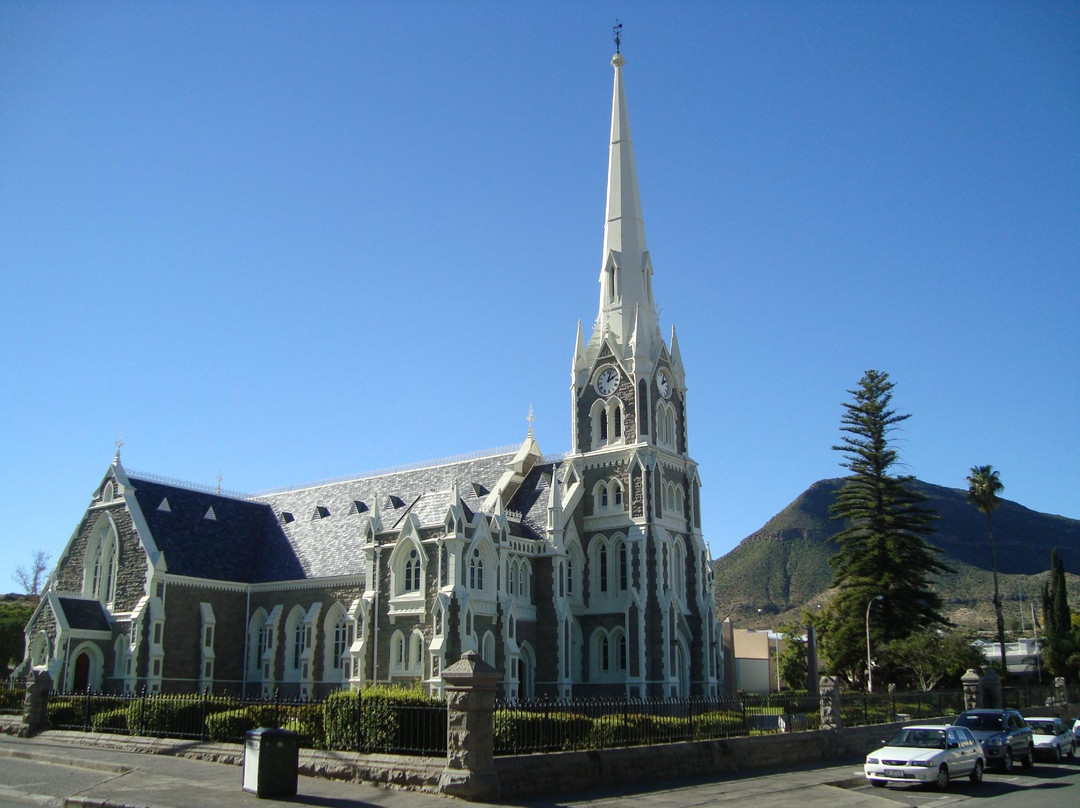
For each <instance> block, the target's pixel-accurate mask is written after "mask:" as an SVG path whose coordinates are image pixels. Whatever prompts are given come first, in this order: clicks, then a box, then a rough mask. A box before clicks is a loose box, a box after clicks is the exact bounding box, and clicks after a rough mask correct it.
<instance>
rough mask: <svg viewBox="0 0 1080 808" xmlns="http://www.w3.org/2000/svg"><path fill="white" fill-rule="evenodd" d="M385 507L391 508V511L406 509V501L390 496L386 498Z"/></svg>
mask: <svg viewBox="0 0 1080 808" xmlns="http://www.w3.org/2000/svg"><path fill="white" fill-rule="evenodd" d="M383 507H385V508H389V509H390V510H394V509H395V508H404V507H405V500H403V499H402V498H401V497H399V496H395V495H394V494H390V495H389V496H387V497H386V500H385V501H384V504H383Z"/></svg>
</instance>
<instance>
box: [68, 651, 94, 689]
mask: <svg viewBox="0 0 1080 808" xmlns="http://www.w3.org/2000/svg"><path fill="white" fill-rule="evenodd" d="M89 685H90V655H89V654H88V653H86V651H83V652H82V653H81V654H79V655H78V656H77V657H75V678H74V680H73V681H72V683H71V689H72V690H74V691H75V692H76V693H81V692H83V691H84V690H86V688H87V687H88V686H89Z"/></svg>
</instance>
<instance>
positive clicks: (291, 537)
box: [253, 452, 514, 578]
mask: <svg viewBox="0 0 1080 808" xmlns="http://www.w3.org/2000/svg"><path fill="white" fill-rule="evenodd" d="M513 458H514V452H500V453H497V454H493V455H490V456H488V457H480V458H473V459H469V460H461V461H456V462H446V463H438V462H437V463H436V464H433V465H430V466H424V467H420V468H413V469H409V470H407V471H397V472H389V473H385V474H374V475H371V476H367V477H359V478H356V479H353V480H344V481H336V482H332V483H325V484H321V485H313V486H310V487H307V488H297V489H293V490H290V491H282V492H275V493H269V494H263V495H257V496H255V497H254V498H253V501H256V502H264V503H266V504H267V505H269V506H270V508H271V509H272V510H273V512H274V515H275V517H276V518H277V521H278V523H279V524H280V525H281V527H282V530H283V531H284V533H285V535H286V537H287V539H288V541H289V543H290V544H291V546H292V547H293V549H294V551H295V553H296V557H297V559H298V560H299V562H300V564H301V565H302V566H303V569H304V572H305V576H306V577H312V578H316V577H318V578H322V577H327V576H334V575H354V574H359V573H362V572H363V571H364V564H363V557H362V555H361V553H360V545H361V543H362V542H363V539H364V530H365V529H366V528H367V525H368V522H369V521H370V519H371V516H372V513H373V511H374V504H375V503H376V502H378V504H379V516H380V518H381V519H382V525H383V529H384V530H391V529H393V528H394V527H396V526H398V525H399V524H400V523H401V521H402V520H403V519H404V518H405V516H406V514H409V513H412V514H415V515H416V517H417V518H418V519H419V520H420V524H421V525H424V526H428V525H438V524H441V522H442V518H443V516H444V515H445V514H446V509H447V508H448V507H449V505H450V495H451V492H452V488H453V485H454V483H457V486H458V494H459V495H460V496H461V500H462V502H463V503H464V505H465V506H466V508H467V509H469V510H472V511H476V510H479V509H480V506H481V505H482V504H483V501H484V498H485V497H486V494H484V495H481V492H483V491H490V490H491V489H492V488H494V487H495V484H496V483H497V482H498V481H499V478H500V477H501V476H502V475H503V473H504V472H505V471H506V465H507V464H508V463H509V462H510V461H511V460H512V459H513ZM391 498H393V501H391ZM357 503H362V504H363V506H364V507H365V508H366V510H359V506H358V505H357ZM397 503H400V504H397ZM320 507H321V508H323V509H325V511H326V512H327V515H322V513H321V512H320V511H319V510H318V509H319V508H320ZM285 513H289V514H291V515H292V517H293V519H292V521H291V522H287V521H286V520H285V519H284V518H282V515H283V514H285Z"/></svg>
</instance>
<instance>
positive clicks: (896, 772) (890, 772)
mask: <svg viewBox="0 0 1080 808" xmlns="http://www.w3.org/2000/svg"><path fill="white" fill-rule="evenodd" d="M885 776H886V777H903V776H904V772H903V771H902V770H900V769H886V770H885Z"/></svg>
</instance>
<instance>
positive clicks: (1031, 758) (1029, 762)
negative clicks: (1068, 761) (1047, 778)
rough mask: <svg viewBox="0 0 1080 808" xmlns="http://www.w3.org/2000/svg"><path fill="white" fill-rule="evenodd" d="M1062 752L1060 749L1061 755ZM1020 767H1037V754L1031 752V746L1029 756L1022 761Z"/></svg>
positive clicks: (1025, 756)
mask: <svg viewBox="0 0 1080 808" xmlns="http://www.w3.org/2000/svg"><path fill="white" fill-rule="evenodd" d="M1060 752H1061V750H1060V749H1059V750H1058V753H1059V754H1060ZM1020 765H1021V766H1023V767H1024V768H1025V769H1030V768H1031V767H1032V766H1034V765H1035V753H1034V752H1033V751H1032V750H1031V747H1030V746H1029V747H1028V748H1027V754H1026V755H1024V759H1023V760H1021V761H1020Z"/></svg>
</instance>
